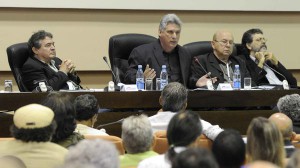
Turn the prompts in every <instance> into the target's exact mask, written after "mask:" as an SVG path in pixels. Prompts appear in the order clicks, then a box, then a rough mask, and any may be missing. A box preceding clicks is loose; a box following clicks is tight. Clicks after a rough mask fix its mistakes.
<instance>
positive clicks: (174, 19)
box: [159, 14, 182, 31]
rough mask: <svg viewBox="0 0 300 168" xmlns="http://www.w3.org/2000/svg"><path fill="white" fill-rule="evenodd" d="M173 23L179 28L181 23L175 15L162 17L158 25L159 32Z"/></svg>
mask: <svg viewBox="0 0 300 168" xmlns="http://www.w3.org/2000/svg"><path fill="white" fill-rule="evenodd" d="M170 23H173V24H176V25H178V26H179V27H180V28H181V25H182V22H181V20H180V19H179V17H178V16H177V15H175V14H167V15H165V16H163V17H162V19H161V21H160V23H159V30H160V31H164V30H165V29H166V27H167V25H168V24H170Z"/></svg>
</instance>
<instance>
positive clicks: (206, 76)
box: [196, 72, 217, 87]
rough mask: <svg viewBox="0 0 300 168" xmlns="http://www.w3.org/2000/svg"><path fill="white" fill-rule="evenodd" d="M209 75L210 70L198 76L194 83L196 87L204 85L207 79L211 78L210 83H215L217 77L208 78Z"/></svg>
mask: <svg viewBox="0 0 300 168" xmlns="http://www.w3.org/2000/svg"><path fill="white" fill-rule="evenodd" d="M209 75H210V72H208V74H205V75H203V76H202V77H201V78H199V79H198V81H197V83H196V86H197V87H202V86H206V84H207V81H208V80H212V83H215V82H216V81H217V77H213V78H211V79H210V78H208V77H209Z"/></svg>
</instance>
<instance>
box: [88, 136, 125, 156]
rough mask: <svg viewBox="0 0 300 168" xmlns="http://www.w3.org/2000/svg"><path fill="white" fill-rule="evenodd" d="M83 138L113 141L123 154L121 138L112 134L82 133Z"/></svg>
mask: <svg viewBox="0 0 300 168" xmlns="http://www.w3.org/2000/svg"><path fill="white" fill-rule="evenodd" d="M84 138H85V139H103V140H107V141H110V142H111V143H113V144H114V145H115V146H116V148H117V149H118V151H119V154H120V155H123V154H125V149H124V146H123V140H122V139H121V138H119V137H117V136H112V135H84Z"/></svg>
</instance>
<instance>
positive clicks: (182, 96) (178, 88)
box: [159, 82, 188, 112]
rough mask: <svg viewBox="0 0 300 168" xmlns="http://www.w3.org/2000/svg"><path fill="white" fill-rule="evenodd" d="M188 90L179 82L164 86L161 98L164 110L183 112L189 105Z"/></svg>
mask: <svg viewBox="0 0 300 168" xmlns="http://www.w3.org/2000/svg"><path fill="white" fill-rule="evenodd" d="M187 96H188V90H187V89H186V88H185V86H183V85H182V84H181V83H179V82H171V83H169V84H168V85H167V86H165V87H164V89H163V91H162V92H161V96H160V98H159V102H160V104H161V105H162V110H163V111H172V112H181V111H184V110H185V108H186V106H187Z"/></svg>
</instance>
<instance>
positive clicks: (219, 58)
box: [189, 30, 249, 88]
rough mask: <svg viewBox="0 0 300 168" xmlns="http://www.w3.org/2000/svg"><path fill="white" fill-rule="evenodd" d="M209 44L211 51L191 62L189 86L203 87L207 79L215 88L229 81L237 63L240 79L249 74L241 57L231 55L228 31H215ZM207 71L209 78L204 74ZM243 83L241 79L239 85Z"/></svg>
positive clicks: (232, 42)
mask: <svg viewBox="0 0 300 168" xmlns="http://www.w3.org/2000/svg"><path fill="white" fill-rule="evenodd" d="M211 46H212V48H213V52H211V53H207V54H204V55H200V56H196V57H195V58H194V60H195V61H193V62H192V66H191V75H190V79H189V87H190V88H197V87H205V86H206V84H207V81H208V80H212V82H213V83H214V85H215V88H216V86H218V84H219V83H231V82H232V81H233V71H234V67H235V65H239V68H240V72H241V79H244V78H245V77H248V76H249V72H248V71H247V68H246V64H245V62H244V61H243V60H242V59H241V58H239V57H234V56H232V55H231V54H232V51H233V46H234V39H233V35H232V34H231V33H230V32H229V31H226V30H219V31H217V32H216V33H215V34H214V36H213V40H212V41H211ZM200 64H201V65H200ZM201 66H203V67H201ZM204 69H205V70H204ZM207 72H208V73H211V74H210V76H211V79H210V78H208V77H207V76H204V75H206V73H207ZM243 83H244V81H243V80H241V86H243Z"/></svg>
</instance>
